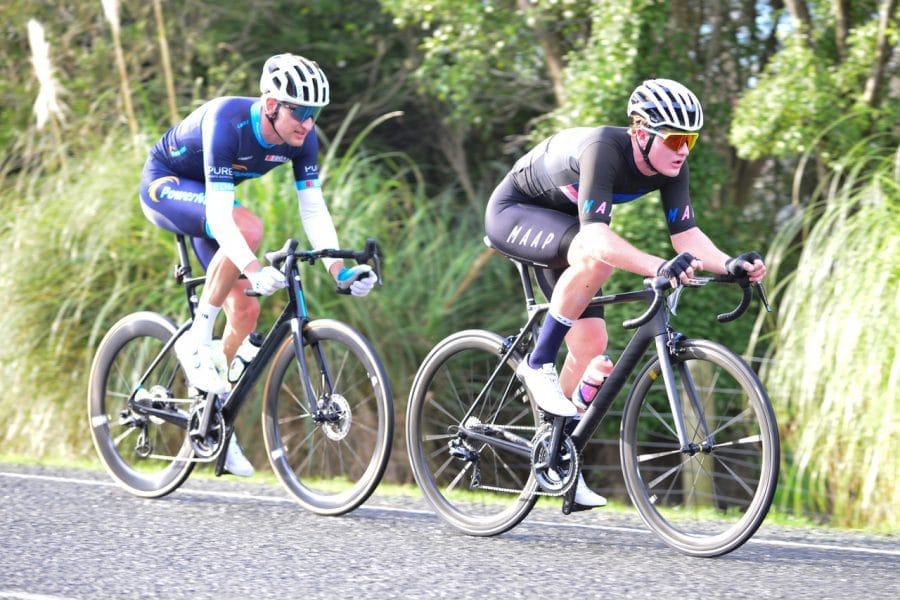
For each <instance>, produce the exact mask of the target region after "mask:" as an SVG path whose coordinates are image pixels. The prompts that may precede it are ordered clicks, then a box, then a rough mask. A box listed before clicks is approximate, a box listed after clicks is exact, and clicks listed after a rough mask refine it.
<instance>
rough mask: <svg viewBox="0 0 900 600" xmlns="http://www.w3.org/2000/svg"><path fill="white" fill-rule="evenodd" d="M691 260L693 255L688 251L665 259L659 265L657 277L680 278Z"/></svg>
mask: <svg viewBox="0 0 900 600" xmlns="http://www.w3.org/2000/svg"><path fill="white" fill-rule="evenodd" d="M693 261H694V257H693V256H692V255H691V253H690V252H682V253H681V254H679V255H678V256H676V257H675V258H673V259H671V260H667V261H666V262H664V263H663V264H661V265H659V268H658V269H657V270H656V274H657V275H658V276H659V277H665V278H666V279H672V278H675V279H680V278H681V274H682V273H685V272H687V270H688V269H689V268H690V266H691V263H692V262H693Z"/></svg>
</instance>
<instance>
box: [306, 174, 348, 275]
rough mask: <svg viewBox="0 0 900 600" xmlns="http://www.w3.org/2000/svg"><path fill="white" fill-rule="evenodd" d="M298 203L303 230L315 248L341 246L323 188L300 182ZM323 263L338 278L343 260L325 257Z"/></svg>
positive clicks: (335, 247)
mask: <svg viewBox="0 0 900 600" xmlns="http://www.w3.org/2000/svg"><path fill="white" fill-rule="evenodd" d="M297 203H298V205H299V207H300V221H301V222H302V223H303V231H304V232H306V237H307V239H309V243H310V244H312V247H313V249H314V250H322V249H323V248H334V249H337V248H339V247H340V246H339V245H338V237H337V231H335V229H334V221H333V220H332V219H331V213H330V212H328V206H327V205H326V204H325V198H324V196H323V195H322V188H319V187H308V188H307V187H302V186H301V185H299V182H298V186H297ZM322 263H323V264H324V265H325V268H326V269H328V272H329V273H331V274H332V276H334V277H335V278H337V273H338V272H339V271H340V270H341V267H343V266H344V263H343V261H342V260H339V259H334V258H323V259H322Z"/></svg>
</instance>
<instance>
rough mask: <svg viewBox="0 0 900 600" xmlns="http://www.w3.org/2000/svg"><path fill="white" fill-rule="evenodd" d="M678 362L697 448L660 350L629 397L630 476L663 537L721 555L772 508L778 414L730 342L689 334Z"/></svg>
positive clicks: (625, 438)
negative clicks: (671, 392) (676, 412)
mask: <svg viewBox="0 0 900 600" xmlns="http://www.w3.org/2000/svg"><path fill="white" fill-rule="evenodd" d="M672 367H673V371H674V374H675V380H676V385H677V389H678V394H679V398H678V399H677V402H678V403H679V404H680V407H681V411H682V412H683V415H684V425H685V430H686V432H687V437H688V441H689V447H688V448H682V447H681V443H680V441H679V439H678V435H677V433H676V432H677V427H676V424H675V419H674V418H673V411H672V408H671V404H670V402H669V398H668V395H667V393H666V389H665V387H664V385H663V380H662V377H661V376H660V375H661V374H660V369H659V359H658V357H654V358H652V359H651V360H650V362H649V363H648V364H647V366H646V367H645V368H644V369H643V371H642V372H641V374H640V375H639V376H638V377H637V379H636V381H635V384H634V387H633V388H632V390H631V393H630V395H629V397H628V400H627V403H626V405H625V414H624V416H623V419H622V431H621V445H620V451H621V458H622V471H623V474H624V477H625V484H626V487H627V489H628V494H629V496H630V497H631V500H632V502H634V505H635V507H636V508H637V510H638V512H639V513H640V515H641V517H642V518H643V520H644V522H645V523H646V524H647V525H648V526H649V527H650V529H652V530H653V531H654V532H655V533H656V534H657V535H659V536H660V537H661V538H662V539H663V541H665V542H666V543H667V544H669V545H670V546H672V547H674V548H676V549H678V550H680V551H681V552H684V553H685V554H689V555H691V556H701V557H711V556H720V555H722V554H726V553H728V552H731V551H732V550H734V549H736V548H738V547H740V546H741V545H742V544H743V543H744V542H746V541H747V540H748V539H750V537H751V536H752V535H753V534H754V532H755V531H756V530H757V528H759V526H760V524H762V522H763V519H765V516H766V513H767V512H768V510H769V505H770V504H771V502H772V497H773V495H774V493H775V487H776V485H777V481H778V469H779V460H780V447H779V439H778V427H777V425H776V422H775V413H774V411H773V409H772V405H771V403H770V402H769V398H768V395H767V394H766V391H765V389H764V388H763V386H762V384H761V383H760V381H759V379H758V378H757V376H756V374H755V373H754V372H753V371H752V370H751V369H750V367H748V366H747V364H746V363H745V362H744V361H743V360H742V359H741V358H740V357H739V356H737V355H736V354H734V353H733V352H731V351H730V350H728V349H727V348H725V347H724V346H721V345H719V344H716V343H713V342H709V341H704V340H688V341H686V342H684V344H683V351H681V352H679V353H678V354H677V355H676V356H673V357H672Z"/></svg>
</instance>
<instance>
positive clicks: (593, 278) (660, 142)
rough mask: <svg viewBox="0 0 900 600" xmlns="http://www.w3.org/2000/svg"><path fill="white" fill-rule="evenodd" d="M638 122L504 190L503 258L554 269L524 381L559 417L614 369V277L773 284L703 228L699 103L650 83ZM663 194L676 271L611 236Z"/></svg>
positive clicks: (498, 229)
mask: <svg viewBox="0 0 900 600" xmlns="http://www.w3.org/2000/svg"><path fill="white" fill-rule="evenodd" d="M628 116H629V117H630V119H631V125H630V127H628V128H625V127H596V128H589V127H579V128H573V129H566V130H563V131H560V132H558V133H556V134H555V135H553V136H551V137H549V138H547V139H545V140H544V141H542V142H541V143H539V144H538V145H537V146H535V147H534V148H533V149H532V150H531V151H530V152H528V153H527V154H526V155H525V156H523V157H522V158H520V159H519V160H518V161H517V162H516V164H515V165H514V166H513V168H512V170H511V171H510V172H509V173H508V174H507V175H506V177H505V178H504V179H503V181H502V182H500V185H498V186H497V188H496V189H495V190H494V192H493V194H492V195H491V198H490V200H489V202H488V206H487V211H486V214H485V229H486V233H487V236H488V238H489V239H490V240H491V243H492V244H493V245H494V247H496V248H497V249H499V250H500V251H502V252H504V253H505V254H509V255H511V256H514V257H518V258H522V259H525V260H527V261H529V262H532V263H535V264H537V265H540V266H544V267H545V268H544V269H542V270H539V271H538V284H539V286H540V288H541V290H542V292H543V293H544V295H545V296H547V297H548V298H549V299H550V311H549V313H548V315H547V318H546V319H545V320H544V323H543V325H542V327H541V330H540V333H539V335H538V339H537V342H536V344H535V348H534V350H533V351H532V353H531V354H529V355H528V356H527V357H526V359H525V360H523V361H522V363H521V364H520V366H519V369H518V376H519V377H520V378H521V379H522V380H523V381H524V382H525V384H526V385H527V386H528V389H529V390H531V391H532V393H533V394H534V396H535V400H536V401H537V403H538V405H539V406H540V408H541V409H542V410H544V411H545V412H548V413H551V414H554V415H563V416H567V417H576V418H577V415H578V413H579V410H584V408H585V407H586V404H587V401H589V400H590V399H592V398H593V395H594V394H595V393H596V389H597V385H596V382H593V381H591V380H590V379H589V378H586V374H587V373H589V372H592V371H593V370H594V369H596V368H597V364H596V363H595V364H593V365H592V361H602V360H605V357H604V356H602V355H603V353H604V352H605V350H606V345H607V333H606V323H605V321H604V320H603V312H602V309H593V308H591V309H588V308H587V305H588V303H589V302H590V300H591V298H592V297H593V296H595V295H596V294H598V293H599V290H600V287H601V286H602V285H603V283H604V282H605V281H606V280H607V279H609V277H610V275H611V274H612V272H613V270H614V269H616V268H619V269H625V270H627V271H630V272H632V273H637V274H639V275H644V276H655V275H661V276H664V277H667V278H669V279H671V280H672V284H673V286H674V285H677V281H678V280H681V281H686V280H687V279H688V278H689V277H691V276H693V273H694V270H699V269H704V268H705V269H706V270H708V271H711V272H714V273H726V272H730V273H740V272H742V271H746V273H747V274H748V275H749V276H750V280H751V281H752V282H754V283H755V282H758V281H761V280H762V279H763V277H765V274H766V267H765V264H764V263H763V261H762V258H761V257H760V256H759V254H757V253H756V252H747V253H744V254H741V255H739V256H737V257H735V258H732V257H731V256H729V255H728V254H725V253H724V252H722V251H721V250H719V249H718V248H717V247H716V246H715V244H713V242H712V241H711V240H710V239H709V238H708V237H707V236H706V234H704V233H703V232H702V231H701V230H700V228H699V227H697V225H696V223H695V221H694V209H693V206H692V205H691V199H690V194H689V191H688V182H689V178H690V174H689V170H688V165H687V158H688V155H689V154H690V151H691V149H692V148H693V147H694V144H695V143H696V142H697V139H698V137H699V135H700V134H699V131H700V128H701V127H702V126H703V109H702V107H701V106H700V101H699V100H698V99H697V97H696V96H695V95H694V94H693V93H692V92H691V91H690V90H688V89H687V88H686V87H685V86H683V85H681V84H680V83H678V82H675V81H672V80H670V79H650V80H647V81H645V82H643V83H642V84H641V85H639V86H638V87H637V88H636V89H635V90H634V92H632V94H631V97H630V99H629V101H628ZM656 190H659V195H660V199H661V202H662V209H663V214H664V216H665V218H666V222H667V224H668V226H669V235H670V236H671V240H672V246H673V248H674V249H675V251H676V252H677V253H678V255H677V256H675V257H674V258H672V259H670V260H665V259H663V258H660V257H657V256H653V255H651V254H647V253H646V252H643V251H641V250H639V249H637V248H636V247H634V246H632V245H631V244H630V243H629V242H628V241H626V240H625V239H623V238H622V237H620V236H619V235H617V234H616V233H615V232H613V230H612V229H611V228H610V222H611V218H612V209H613V206H614V205H616V204H621V203H623V202H629V201H632V200H636V199H638V198H641V197H642V196H645V195H646V194H649V193H650V192H653V191H656ZM563 340H565V342H566V344H567V346H568V350H569V352H568V354H567V356H566V359H565V363H564V365H563V370H562V375H561V376H559V375H558V374H557V370H556V366H555V360H556V355H557V352H558V351H559V349H560V347H561V346H562V342H563ZM570 398H571V400H570ZM577 485H578V487H577V488H576V494H575V502H576V503H577V504H579V505H581V506H582V507H593V506H603V505H604V504H606V499H605V498H603V497H602V496H600V495H598V494H595V493H594V492H593V491H591V490H590V489H589V488H588V487H587V485H586V484H585V482H584V479H583V478H581V477H580V478H579V480H578V484H577Z"/></svg>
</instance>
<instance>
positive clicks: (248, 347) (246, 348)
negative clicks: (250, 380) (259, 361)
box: [228, 331, 263, 383]
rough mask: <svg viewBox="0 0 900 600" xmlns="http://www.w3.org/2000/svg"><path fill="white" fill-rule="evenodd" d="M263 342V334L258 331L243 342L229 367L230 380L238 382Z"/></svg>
mask: <svg viewBox="0 0 900 600" xmlns="http://www.w3.org/2000/svg"><path fill="white" fill-rule="evenodd" d="M262 343H263V336H262V334H261V333H258V332H256V331H254V332H252V333H251V334H250V335H248V336H247V337H246V338H245V339H244V341H243V342H241V345H240V346H238V349H237V352H235V353H234V358H233V359H232V360H231V366H230V367H229V368H228V381H230V382H231V383H236V382H237V380H238V379H240V378H241V375H243V374H244V370H245V369H246V368H247V365H249V364H250V361H252V360H253V359H254V358H255V357H256V355H257V353H258V352H259V347H260V346H262Z"/></svg>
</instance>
